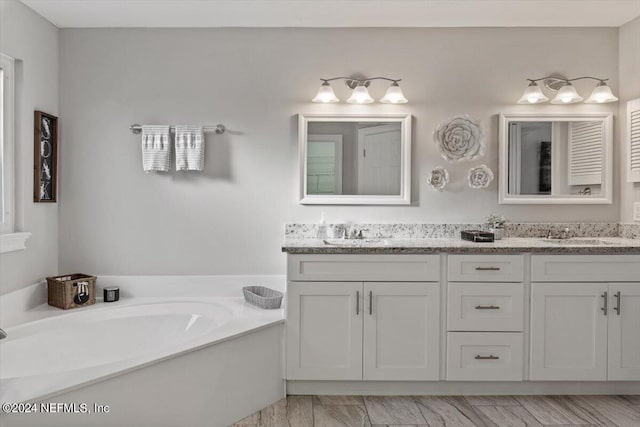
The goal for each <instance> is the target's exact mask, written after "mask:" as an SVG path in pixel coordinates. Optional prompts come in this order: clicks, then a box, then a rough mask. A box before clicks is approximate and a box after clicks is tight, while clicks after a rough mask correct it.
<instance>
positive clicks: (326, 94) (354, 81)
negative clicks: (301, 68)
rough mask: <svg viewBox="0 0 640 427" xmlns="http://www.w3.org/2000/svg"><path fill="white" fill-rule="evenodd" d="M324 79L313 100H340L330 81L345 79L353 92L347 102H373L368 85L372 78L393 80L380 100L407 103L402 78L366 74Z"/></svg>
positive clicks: (387, 102) (324, 101)
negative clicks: (401, 82)
mask: <svg viewBox="0 0 640 427" xmlns="http://www.w3.org/2000/svg"><path fill="white" fill-rule="evenodd" d="M320 80H321V81H322V85H321V86H320V89H319V90H318V94H317V95H316V96H315V98H313V99H312V100H311V101H312V102H323V103H330V102H340V100H339V99H338V97H337V96H336V95H335V93H334V92H333V88H332V87H331V84H330V83H329V82H330V81H333V80H344V81H345V84H346V85H347V87H348V88H349V89H352V90H353V92H352V93H351V96H350V97H349V99H347V102H348V103H349V104H371V103H372V102H374V99H373V98H372V97H371V95H369V90H368V89H367V87H369V85H370V84H371V81H372V80H387V81H390V82H391V86H389V89H387V92H386V93H385V94H384V96H383V97H382V98H381V99H380V102H381V103H383V104H406V103H407V102H408V101H407V98H405V96H404V94H403V93H402V89H401V88H400V85H399V84H398V82H399V81H401V79H390V78H388V77H371V78H367V77H364V76H360V75H356V76H351V77H332V78H330V79H320Z"/></svg>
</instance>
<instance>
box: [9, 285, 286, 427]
mask: <svg viewBox="0 0 640 427" xmlns="http://www.w3.org/2000/svg"><path fill="white" fill-rule="evenodd" d="M205 279H206V280H209V282H211V280H214V279H212V278H200V280H194V278H190V279H189V280H188V281H191V282H193V283H192V285H193V284H194V283H195V282H199V281H202V280H205ZM102 281H103V282H104V283H103V284H102V286H108V285H113V284H118V285H120V286H121V294H122V295H123V297H122V300H121V301H119V302H117V303H108V304H105V303H101V302H98V303H96V305H94V306H91V307H86V308H82V309H77V310H70V311H66V312H63V311H61V310H57V309H54V308H51V307H48V306H39V307H37V308H36V309H34V310H32V313H31V314H30V316H31V318H33V319H37V320H33V321H28V322H24V323H21V324H18V325H15V326H12V327H9V328H5V330H6V332H7V334H8V337H7V338H6V339H4V340H2V341H0V401H1V402H32V401H37V402H42V401H48V402H63V403H69V402H70V401H69V399H75V402H76V403H78V397H77V396H80V398H81V399H83V400H82V402H79V403H86V404H88V405H90V406H91V405H93V404H94V403H97V404H104V405H109V406H110V407H111V408H112V409H111V412H110V414H109V418H105V417H104V416H103V417H102V418H100V416H97V415H94V417H97V418H94V419H92V420H91V424H92V425H101V424H100V421H101V420H102V421H103V422H105V424H104V425H113V423H114V422H115V421H116V419H117V420H118V422H122V423H131V422H132V421H133V419H134V418H135V421H136V424H137V425H141V426H142V425H146V424H148V425H158V426H160V425H176V424H175V422H178V420H180V421H179V422H180V423H183V425H189V423H188V422H187V423H186V424H184V423H185V420H188V419H189V418H190V417H191V418H193V420H192V421H193V422H192V423H191V425H199V423H200V422H205V420H206V423H207V425H214V426H215V425H228V424H230V423H231V422H233V421H236V420H237V419H239V418H241V417H243V416H246V415H249V413H250V411H253V410H256V409H260V407H259V406H260V405H264V404H266V403H267V402H272V401H274V400H277V398H279V397H281V396H282V395H283V394H284V388H283V384H282V376H281V360H280V359H281V342H280V340H281V337H282V331H281V328H282V322H283V312H282V310H261V309H258V308H255V307H253V306H250V305H248V304H247V303H246V302H245V301H244V300H243V299H242V298H241V297H238V296H237V295H238V292H239V286H238V285H240V284H247V281H246V280H240V279H237V278H236V279H235V280H234V282H235V283H234V284H232V285H231V286H227V287H224V286H222V285H220V284H217V285H212V284H211V283H209V288H210V290H211V289H215V292H211V291H210V292H208V293H209V295H204V296H198V297H196V296H193V293H194V292H195V293H206V292H203V291H202V289H200V288H199V286H195V288H196V289H198V290H197V291H194V286H189V285H188V284H187V285H185V283H184V279H180V280H178V281H177V282H180V284H179V285H178V284H177V283H175V284H174V285H173V286H172V285H171V284H170V280H169V279H167V278H165V279H161V280H160V282H161V283H164V285H163V286H159V285H158V280H153V281H150V282H152V283H154V286H155V287H156V289H155V290H154V289H149V286H145V285H144V283H145V282H144V280H132V281H130V280H129V279H123V278H117V279H115V278H112V279H111V280H109V279H103V280H102ZM214 281H216V282H217V281H220V278H216V279H215V280H214ZM99 282H100V279H99ZM248 282H249V283H261V282H260V280H255V279H254V280H250V281H248ZM127 283H129V286H127ZM230 288H233V289H230ZM157 293H161V294H164V295H167V294H168V295H169V296H162V297H159V296H153V295H154V294H157ZM134 294H135V295H134ZM178 295H189V296H188V297H180V296H178ZM47 313H48V314H49V315H47ZM43 317H44V318H43ZM235 340H237V342H236V341H235ZM239 352H242V353H243V354H238V353H239ZM265 357H267V358H268V359H269V360H264V358H265ZM253 359H255V360H253ZM181 360H182V363H180V362H181ZM247 364H251V365H252V366H260V365H264V367H265V369H269V370H271V371H274V370H275V372H264V373H260V372H257V371H256V372H254V373H253V374H252V377H253V378H249V377H247V375H246V372H245V371H246V370H247V369H248V371H251V370H252V368H248V367H247ZM234 370H236V371H237V373H235V374H234ZM136 371H144V372H142V376H141V378H142V379H141V378H138V377H140V374H139V373H137V372H136ZM147 371H148V372H149V373H145V372H147ZM151 373H152V374H151ZM193 375H195V378H197V379H196V380H191V381H187V380H186V378H189V377H191V376H193ZM261 375H262V376H261ZM163 376H166V378H165V380H162V381H161V382H163V383H166V382H170V383H171V384H178V385H177V386H176V387H175V388H174V387H171V389H165V390H164V391H163V393H162V396H160V397H158V396H156V395H157V390H158V388H157V381H158V380H159V378H161V377H163ZM223 376H226V378H227V381H228V382H229V384H225V381H222V377H223ZM234 376H235V379H234ZM146 377H148V378H149V379H148V380H145V379H144V378H146ZM206 378H209V380H208V381H204V380H205V379H206ZM267 378H268V380H267ZM255 381H257V382H259V383H260V384H256V383H254V382H255ZM265 382H266V383H269V384H270V385H269V386H268V387H267V389H268V391H267V392H259V393H262V395H261V396H258V395H255V392H256V390H259V389H263V388H264V386H265ZM229 387H232V388H235V389H236V390H237V392H238V393H239V394H238V402H233V403H231V404H230V403H229V402H228V401H227V402H226V403H224V402H225V400H228V399H229V397H230V396H232V395H233V393H231V394H229ZM123 389H124V390H123ZM109 390H111V391H109ZM78 393H79V394H78ZM130 393H133V394H131V395H129V396H128V397H127V399H124V396H125V395H127V394H130ZM252 394H254V395H253V396H252ZM240 396H242V400H245V401H246V402H247V403H248V405H244V404H243V402H241V401H240V400H241V397H240ZM203 397H207V399H206V400H205V401H204V402H201V403H202V404H203V405H204V407H205V408H206V407H208V408H214V407H215V405H216V404H217V403H216V402H219V403H221V406H220V409H218V410H217V411H216V414H211V413H208V412H203V411H202V410H201V411H200V413H199V414H198V413H197V412H198V411H196V413H194V411H193V410H189V409H188V408H189V406H190V405H191V404H193V403H194V402H199V401H200V400H201V399H202V398H203ZM245 397H247V398H246V399H245ZM158 398H159V399H160V400H158ZM61 399H62V400H61ZM65 399H66V400H65ZM167 399H168V400H167ZM127 401H130V402H131V403H130V405H128V406H130V407H125V406H127V405H126V402H127ZM150 401H153V402H155V403H153V405H154V406H157V407H154V409H153V410H143V409H141V408H142V407H144V406H148V404H149V402H150ZM161 402H164V403H161ZM168 402H173V405H170V406H171V407H172V409H171V410H170V411H169V413H168V414H163V410H162V407H163V406H164V407H169V406H168V405H169V404H168ZM141 403H145V405H141ZM176 404H180V405H183V406H184V408H185V409H184V410H183V411H182V410H177V411H176V408H175V405H176ZM31 415H33V414H31ZM56 415H58V414H56ZM60 415H63V416H64V415H65V414H60ZM66 415H67V418H68V419H67V418H65V419H64V423H65V425H73V423H74V422H80V424H79V425H81V424H82V423H83V422H86V420H85V419H82V420H80V419H78V417H77V416H76V417H75V418H74V417H73V416H72V415H69V414H66ZM172 415H175V417H177V418H175V417H172ZM2 417H3V423H4V422H5V420H6V422H7V425H29V423H32V422H33V421H34V418H33V417H27V416H25V415H22V416H17V415H14V414H10V415H9V416H7V415H6V414H4V415H3V416H2ZM114 417H120V418H114ZM185 417H186V418H185ZM145 420H146V421H145ZM61 421H62V418H60V417H54V418H52V417H51V414H48V417H44V416H43V415H42V414H39V423H38V424H37V425H49V424H47V422H51V423H52V424H51V425H57V424H59V423H60V422H61ZM23 423H24V424H23ZM172 423H173V424H172ZM3 425H4V424H3Z"/></svg>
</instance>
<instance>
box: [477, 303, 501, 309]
mask: <svg viewBox="0 0 640 427" xmlns="http://www.w3.org/2000/svg"><path fill="white" fill-rule="evenodd" d="M476 310H500V307H499V306H497V305H493V304H492V305H476Z"/></svg>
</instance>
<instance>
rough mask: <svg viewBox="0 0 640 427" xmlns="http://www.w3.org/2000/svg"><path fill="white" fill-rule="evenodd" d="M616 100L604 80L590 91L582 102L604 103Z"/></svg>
mask: <svg viewBox="0 0 640 427" xmlns="http://www.w3.org/2000/svg"><path fill="white" fill-rule="evenodd" d="M617 100H618V98H616V97H615V96H614V95H613V93H611V88H610V87H609V86H607V84H606V83H605V82H600V83H598V86H596V87H595V89H593V92H591V96H589V98H587V100H586V101H584V102H585V104H604V103H605V102H616V101H617Z"/></svg>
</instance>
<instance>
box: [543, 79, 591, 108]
mask: <svg viewBox="0 0 640 427" xmlns="http://www.w3.org/2000/svg"><path fill="white" fill-rule="evenodd" d="M583 99H584V98H583V97H581V96H580V95H578V92H576V88H575V87H573V85H572V84H571V83H569V82H567V83H565V85H564V86H562V87H561V88H560V90H559V91H558V94H557V95H556V97H555V98H553V99H552V100H551V103H552V104H575V103H576V102H580V101H582V100H583Z"/></svg>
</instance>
